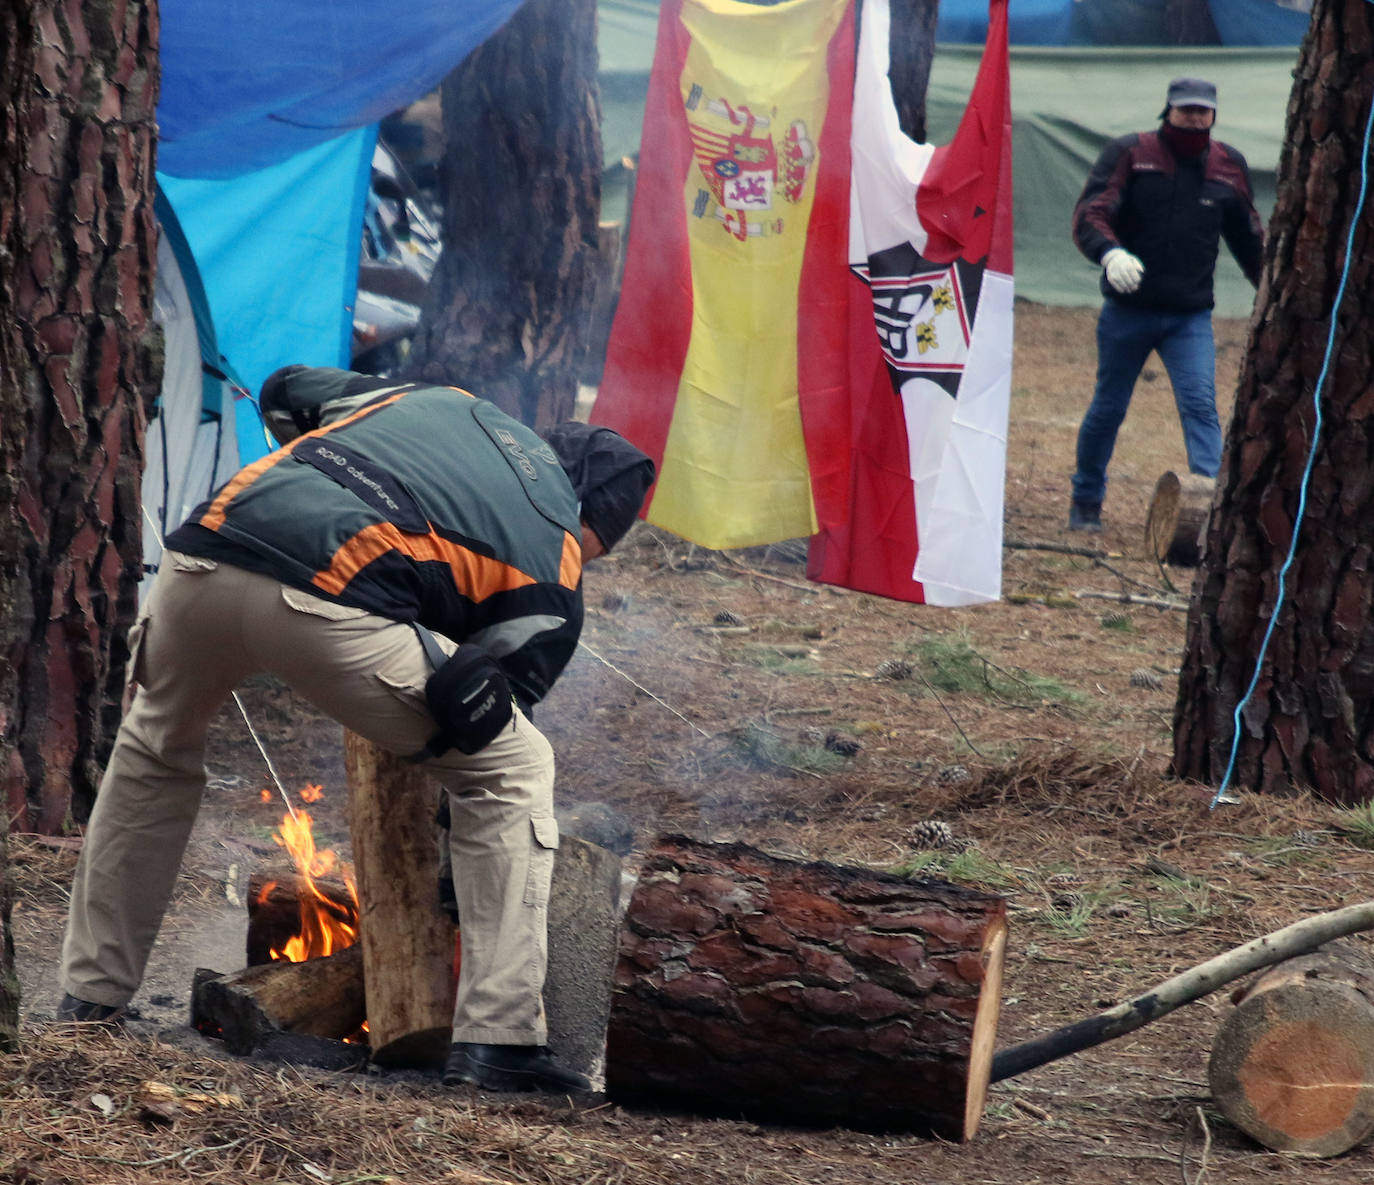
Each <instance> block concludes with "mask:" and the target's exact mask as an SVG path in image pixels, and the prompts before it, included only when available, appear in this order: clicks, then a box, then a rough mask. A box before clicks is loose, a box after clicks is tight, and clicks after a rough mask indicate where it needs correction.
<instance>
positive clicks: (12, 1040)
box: [0, 827, 19, 1053]
mask: <svg viewBox="0 0 1374 1185" xmlns="http://www.w3.org/2000/svg"><path fill="white" fill-rule="evenodd" d="M5 839H6V831H5V829H4V828H3V827H0V1052H3V1053H13V1052H14V1050H16V1049H18V1048H19V976H18V975H17V974H16V973H15V969H14V933H13V932H12V931H11V929H10V905H11V893H10V862H9V851H8V848H7V845H6V842H5Z"/></svg>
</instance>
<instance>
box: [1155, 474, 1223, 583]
mask: <svg viewBox="0 0 1374 1185" xmlns="http://www.w3.org/2000/svg"><path fill="white" fill-rule="evenodd" d="M1216 485H1217V483H1216V480H1215V479H1214V478H1211V477H1204V476H1202V475H1201V474H1199V473H1185V474H1184V475H1183V476H1182V477H1179V475H1178V474H1176V473H1172V472H1166V473H1164V474H1163V475H1162V476H1161V477H1160V479H1159V481H1157V482H1156V483H1155V492H1154V495H1153V496H1152V497H1151V498H1150V509H1149V512H1148V513H1147V515H1146V516H1145V546H1146V547H1148V548H1149V549H1150V554H1151V555H1153V556H1154V557H1155V559H1157V560H1159V561H1160V563H1164V564H1173V565H1175V566H1177V567H1180V568H1196V567H1197V566H1198V564H1199V563H1201V561H1202V546H1203V541H1204V539H1205V538H1206V533H1207V519H1208V517H1209V516H1210V515H1211V512H1212V495H1213V494H1214V493H1215V492H1216Z"/></svg>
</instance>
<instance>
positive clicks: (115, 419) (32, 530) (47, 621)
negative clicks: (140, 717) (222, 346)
mask: <svg viewBox="0 0 1374 1185" xmlns="http://www.w3.org/2000/svg"><path fill="white" fill-rule="evenodd" d="M157 28H158V24H157V5H156V2H155V0H125V2H123V3H119V4H80V3H60V2H58V0H10V2H9V3H6V4H4V5H0V160H3V161H4V162H5V167H4V168H3V169H0V423H2V424H3V426H4V427H3V431H0V777H2V778H3V782H4V793H5V807H6V810H7V813H8V816H9V822H10V826H11V827H15V828H21V829H24V830H29V831H38V832H42V833H46V834H52V833H55V832H57V831H58V830H59V829H60V828H61V827H62V826H63V824H64V822H65V820H66V818H67V816H68V809H69V806H70V808H71V809H72V811H73V812H74V813H75V814H76V815H77V817H78V818H81V817H84V815H85V813H86V812H87V811H88V810H89V806H90V803H91V800H92V798H93V796H94V793H95V787H96V785H97V783H98V777H99V769H100V766H101V763H102V761H103V759H104V757H105V756H106V755H107V753H108V748H109V743H110V740H111V738H112V737H113V733H114V729H115V726H116V724H117V723H118V713H119V700H120V689H121V684H122V681H123V672H124V665H125V660H126V658H127V651H126V648H125V632H126V630H127V627H128V625H129V624H130V622H131V621H132V618H133V614H134V610H135V597H136V591H135V590H136V587H137V582H138V579H139V576H140V563H141V555H140V524H139V496H140V490H139V476H140V473H141V470H142V462H143V424H144V407H143V403H142V401H143V400H151V398H153V397H154V396H155V394H156V388H157V380H158V377H159V371H160V368H161V363H160V359H159V357H158V347H157V346H156V345H155V342H156V340H157V337H156V334H157V331H156V329H155V328H154V325H153V322H152V318H151V309H152V288H153V284H152V277H153V266H154V261H155V259H156V254H157V242H156V227H155V222H154V218H153V188H154V175H153V170H154V160H153V157H154V143H155V134H156V125H155V123H154V107H155V104H156V101H157V90H158V72H157V56H156V45H157Z"/></svg>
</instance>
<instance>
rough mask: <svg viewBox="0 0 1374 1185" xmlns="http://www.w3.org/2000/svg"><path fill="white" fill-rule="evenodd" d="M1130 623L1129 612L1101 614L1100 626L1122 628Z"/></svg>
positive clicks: (1110, 628)
mask: <svg viewBox="0 0 1374 1185" xmlns="http://www.w3.org/2000/svg"><path fill="white" fill-rule="evenodd" d="M1130 624H1131V615H1130V614H1129V613H1104V614H1103V615H1102V626H1103V628H1104V629H1109V630H1124V629H1125V628H1126V627H1127V626H1128V625H1130Z"/></svg>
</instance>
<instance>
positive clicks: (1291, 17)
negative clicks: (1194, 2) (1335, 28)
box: [1207, 0, 1312, 45]
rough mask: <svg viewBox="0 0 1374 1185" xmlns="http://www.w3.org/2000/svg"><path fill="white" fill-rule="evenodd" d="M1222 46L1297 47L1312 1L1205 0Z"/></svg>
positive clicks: (1310, 21) (1308, 16) (1308, 21)
mask: <svg viewBox="0 0 1374 1185" xmlns="http://www.w3.org/2000/svg"><path fill="white" fill-rule="evenodd" d="M1207 7H1208V8H1210V9H1211V10H1212V22H1213V23H1214V24H1215V25H1216V27H1217V32H1218V33H1220V34H1221V43H1222V45H1299V44H1301V42H1302V39H1303V38H1304V37H1305V36H1306V35H1307V26H1308V25H1309V24H1311V23H1312V0H1295V2H1294V3H1283V2H1282V0H1207Z"/></svg>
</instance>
